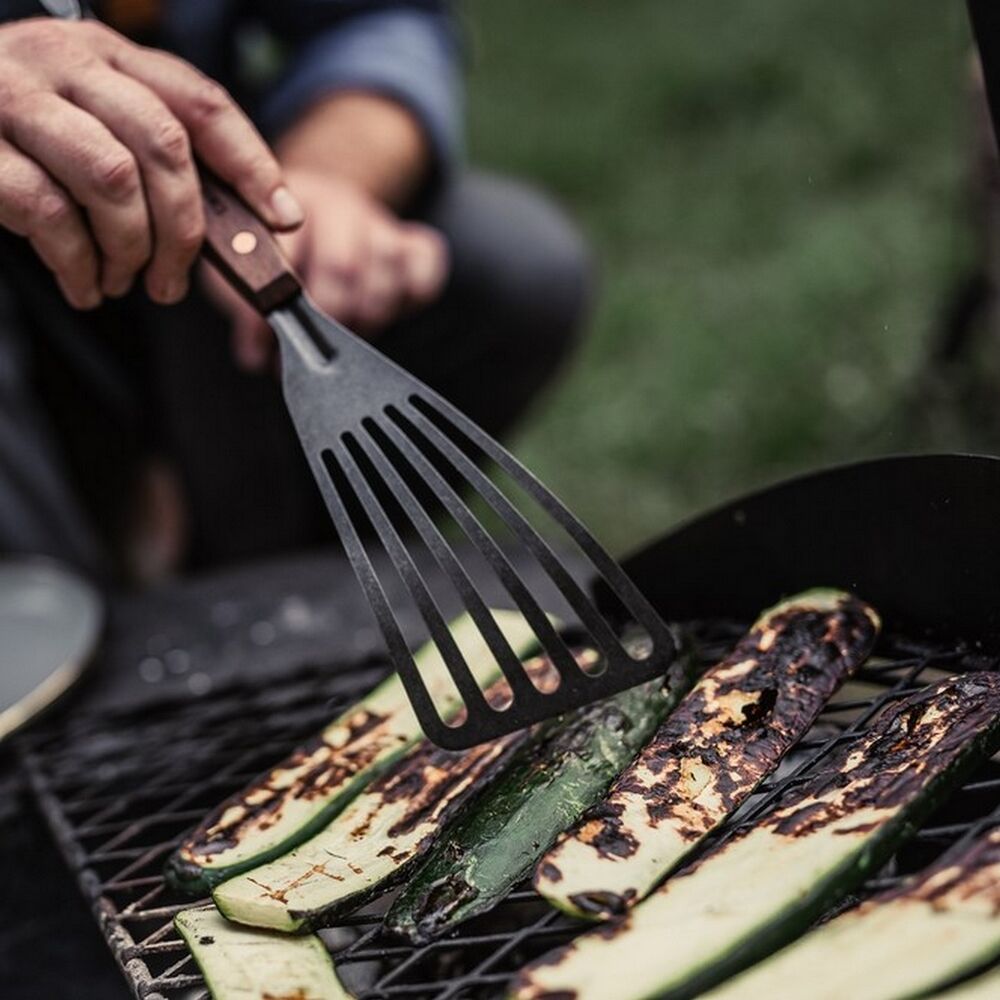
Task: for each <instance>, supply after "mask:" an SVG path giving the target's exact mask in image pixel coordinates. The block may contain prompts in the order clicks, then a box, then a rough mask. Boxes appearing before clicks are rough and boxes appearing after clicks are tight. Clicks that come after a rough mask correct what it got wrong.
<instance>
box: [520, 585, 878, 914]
mask: <svg viewBox="0 0 1000 1000" xmlns="http://www.w3.org/2000/svg"><path fill="white" fill-rule="evenodd" d="M878 630H879V619H878V616H877V615H876V614H875V612H874V611H873V610H872V609H871V608H870V607H868V606H867V605H866V604H864V603H863V602H861V601H859V600H858V599H857V598H855V597H852V596H851V595H850V594H846V593H842V592H839V591H834V590H814V591H808V592H806V593H804V594H800V595H798V596H797V597H794V598H791V599H789V600H787V601H784V602H782V603H781V604H779V605H778V606H777V607H775V608H772V609H771V610H770V611H768V612H767V613H765V614H764V615H762V616H761V618H760V619H759V620H758V621H757V622H756V624H755V625H754V627H753V628H752V629H751V630H750V631H749V632H748V633H747V634H746V635H745V636H744V637H743V638H742V639H741V640H740V641H739V643H738V644H737V645H736V647H735V648H734V649H733V651H732V652H731V653H730V654H729V655H728V656H727V657H726V658H725V659H724V660H722V661H721V662H720V663H719V664H717V665H716V666H715V667H713V668H712V669H711V670H709V671H708V672H707V673H706V674H705V675H704V676H703V677H702V678H701V680H700V681H699V682H698V683H697V684H696V685H695V687H694V689H693V690H692V691H691V692H690V693H689V694H688V695H687V697H685V698H684V700H683V701H682V702H681V703H680V705H679V706H678V707H677V709H676V710H675V711H674V712H673V713H672V714H671V715H670V716H669V717H668V718H667V719H666V721H665V722H663V724H662V725H661V726H660V728H659V730H658V731H657V733H656V735H655V736H654V738H653V739H652V740H651V741H650V742H649V743H648V744H647V746H646V747H645V748H644V749H643V750H642V751H641V752H640V754H639V756H638V757H637V758H636V759H635V761H633V763H632V764H631V765H630V766H629V767H628V768H626V770H625V771H624V772H622V774H621V775H620V776H619V777H618V778H617V780H616V781H615V783H614V784H613V785H612V787H611V790H610V792H609V793H608V795H607V797H606V798H605V799H604V801H603V802H601V803H600V804H599V805H598V806H596V807H594V808H593V809H591V810H590V811H588V813H587V814H586V815H585V816H584V817H583V818H582V819H581V821H580V822H579V823H578V824H577V825H576V826H575V827H574V828H573V829H572V830H570V831H568V832H567V833H566V834H564V835H563V837H562V838H560V840H559V841H558V842H557V843H556V845H555V846H554V847H553V848H552V850H550V851H549V852H548V854H546V855H545V857H544V858H543V859H542V861H541V863H540V864H539V866H538V868H537V869H536V871H535V878H534V883H535V888H536V889H537V890H538V891H539V892H540V893H541V894H542V895H543V896H545V897H547V898H548V900H549V901H550V902H551V903H553V904H554V905H555V906H558V907H559V908H560V909H563V910H565V911H567V912H568V913H570V914H572V915H573V916H578V917H586V918H593V919H606V918H609V917H612V916H618V915H621V914H623V913H624V912H625V911H626V910H627V909H628V908H629V907H631V906H632V905H634V904H635V903H636V902H638V901H639V900H640V899H643V898H644V897H645V896H646V895H647V894H648V893H649V892H650V890H651V889H652V888H653V887H654V885H655V884H656V883H657V882H658V881H659V880H660V879H661V878H662V877H663V876H664V875H665V874H666V873H667V872H668V871H669V870H670V869H671V868H672V867H674V866H675V865H676V864H677V863H678V862H679V861H680V860H681V859H682V858H683V857H684V855H685V854H687V853H689V852H690V851H691V850H692V849H693V848H694V846H695V845H696V844H697V843H698V842H699V841H700V840H701V839H702V838H703V837H704V836H705V835H706V834H707V833H709V832H710V831H711V830H713V829H714V828H715V827H716V826H718V825H719V824H720V823H721V822H722V821H723V820H724V819H725V818H726V816H728V815H729V814H730V813H732V812H733V811H734V810H735V809H736V808H737V807H738V806H739V805H740V803H741V802H743V801H744V800H745V799H746V798H747V797H748V796H749V795H750V794H751V793H752V792H753V790H754V789H755V788H756V787H757V785H758V784H759V783H760V781H761V780H762V779H763V778H764V777H766V776H767V775H768V774H769V773H771V772H772V771H773V770H774V768H775V767H777V765H778V763H779V762H780V760H781V758H782V757H783V756H784V754H785V753H786V752H787V751H788V750H789V749H790V748H791V747H792V746H793V745H794V744H795V743H796V741H797V740H798V739H799V738H800V737H802V736H803V734H804V733H805V732H806V731H807V730H808V729H809V727H810V726H811V725H812V723H813V722H814V721H815V719H816V717H817V716H818V715H819V713H820V712H821V711H822V709H823V706H824V705H825V704H826V702H827V700H828V699H829V698H830V696H831V695H832V694H833V693H834V692H835V691H836V690H837V688H838V687H839V686H840V685H841V683H842V682H843V681H844V680H845V679H846V678H847V677H848V676H850V674H851V673H852V671H853V670H855V669H856V668H857V667H858V666H859V664H861V663H862V662H864V660H865V658H866V657H867V656H868V654H869V652H870V651H871V648H872V645H873V644H874V642H875V639H876V637H877V635H878Z"/></svg>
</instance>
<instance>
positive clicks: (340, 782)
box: [167, 611, 537, 892]
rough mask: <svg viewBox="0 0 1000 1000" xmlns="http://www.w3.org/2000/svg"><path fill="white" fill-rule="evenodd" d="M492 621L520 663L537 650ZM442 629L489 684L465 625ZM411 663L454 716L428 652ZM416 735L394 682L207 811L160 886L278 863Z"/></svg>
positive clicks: (203, 881)
mask: <svg viewBox="0 0 1000 1000" xmlns="http://www.w3.org/2000/svg"><path fill="white" fill-rule="evenodd" d="M493 615H494V618H495V619H496V621H497V624H498V625H499V626H500V628H501V630H502V631H503V633H504V635H505V636H506V637H507V640H508V641H509V642H510V644H511V646H512V648H513V649H514V650H515V652H518V653H519V654H522V655H523V654H524V653H526V652H528V651H529V650H530V649H532V648H533V647H534V646H535V645H536V643H537V640H536V639H535V636H534V633H533V632H532V631H531V629H530V628H529V626H528V624H527V622H525V620H524V619H523V618H522V617H521V616H520V615H519V614H516V613H514V612H510V611H494V612H493ZM451 630H452V634H453V635H454V637H455V641H456V643H457V644H458V646H459V648H460V649H461V650H462V652H463V654H464V656H465V658H466V661H467V662H468V663H469V664H470V666H471V667H472V669H473V672H474V673H475V674H476V676H477V679H478V680H479V682H480V683H481V684H491V683H493V682H494V681H495V680H496V679H497V677H498V676H499V675H500V668H499V666H498V665H497V663H496V662H495V660H494V659H493V656H492V654H491V653H490V652H489V649H488V647H487V646H486V645H485V643H484V641H483V639H482V637H481V636H480V634H479V631H478V629H477V628H476V626H475V625H474V624H473V622H472V621H471V619H469V617H468V616H463V617H462V618H459V619H457V620H456V621H455V622H453V623H452V625H451ZM415 661H416V663H417V666H418V668H419V669H420V672H421V675H422V676H423V677H424V679H425V681H426V682H427V685H428V688H429V689H430V690H431V692H432V695H433V696H434V698H435V701H436V703H438V704H444V705H446V706H447V709H448V711H450V713H451V714H455V712H456V711H458V710H459V708H460V702H459V701H458V699H457V696H453V695H449V694H447V692H451V691H453V682H452V680H451V676H450V674H449V673H448V670H447V668H446V666H445V664H444V662H443V661H442V659H441V657H440V654H439V653H438V651H437V647H436V646H434V645H433V644H428V645H427V646H424V647H423V648H422V649H421V650H419V651H418V652H417V654H416V655H415ZM439 697H440V698H441V701H440V702H437V699H438V698H439ZM445 714H447V712H446V713H445ZM422 736H423V734H422V732H421V730H420V726H419V725H418V723H417V719H416V716H415V715H414V714H413V709H412V708H411V707H410V703H409V701H408V699H407V697H406V692H405V691H404V690H403V685H402V683H401V682H400V680H399V678H398V677H396V676H395V675H394V676H392V677H390V678H389V679H388V680H385V681H383V682H382V683H381V684H380V685H379V686H378V687H376V688H375V689H374V690H373V691H372V692H371V693H370V694H368V695H367V696H366V697H365V698H363V699H362V700H361V701H360V702H359V703H358V704H357V705H355V706H354V707H353V708H351V709H349V710H348V711H347V712H345V713H344V714H343V715H341V716H340V717H339V718H337V719H336V720H334V721H333V722H332V723H331V724H330V725H329V726H328V727H327V728H326V729H325V730H324V731H323V732H322V733H321V734H320V735H319V736H318V737H316V738H315V739H313V740H312V741H310V742H309V743H307V744H306V745H305V746H303V747H301V748H300V749H298V750H296V751H295V752H294V753H293V754H292V755H291V756H290V757H288V758H287V759H286V760H284V761H282V762H281V763H280V764H278V765H277V766H276V767H274V768H272V769H271V770H270V771H268V772H267V773H266V774H264V775H262V776H261V777H260V778H258V779H257V780H256V781H254V782H253V783H252V784H251V785H250V786H249V787H247V788H246V789H244V790H243V791H242V792H239V793H237V794H236V795H233V796H231V797H230V798H228V799H227V800H226V801H225V802H223V803H222V804H221V805H220V806H218V807H217V808H216V809H214V810H213V811H212V812H211V813H210V814H209V815H208V816H207V817H206V818H205V819H204V820H203V821H202V823H201V824H200V825H199V826H198V827H197V828H196V829H195V830H194V832H193V833H192V834H191V835H190V836H188V837H187V838H186V839H185V841H184V842H183V843H182V844H181V846H180V847H179V848H178V849H177V850H176V851H175V852H174V854H173V855H172V856H171V858H170V859H169V861H168V862H167V877H168V878H169V879H170V881H171V882H172V883H173V884H174V885H176V886H177V887H179V888H181V889H185V890H187V891H190V892H203V891H205V890H208V889H211V887H212V886H214V885H216V884H217V883H219V882H221V881H222V880H223V879H227V878H231V877H232V876H234V875H237V874H239V873H240V872H244V871H247V870H248V869H250V868H253V867H254V866H256V865H260V864H263V863H264V862H266V861H270V860H271V859H272V858H275V857H278V856H279V855H281V854H283V853H284V852H286V851H288V850H289V849H290V848H292V847H294V846H295V845H296V844H299V843H301V842H302V841H304V840H306V839H307V838H309V837H310V836H312V835H313V834H314V833H317V832H318V831H319V830H321V829H322V828H323V827H324V826H325V825H326V824H327V823H328V822H329V821H330V820H331V819H332V818H333V817H334V816H335V815H336V814H337V813H338V812H339V811H340V810H341V809H342V808H343V807H344V806H345V805H346V804H347V803H348V802H349V801H350V800H351V798H353V797H354V796H355V795H356V794H357V793H358V792H359V791H360V790H361V789H362V788H363V787H364V786H365V785H366V784H368V782H369V781H371V780H372V779H373V778H375V777H376V776H377V775H378V774H380V773H382V772H383V771H384V770H385V769H386V768H387V767H389V766H390V765H391V764H392V763H393V762H394V761H396V760H398V759H399V757H400V756H402V754H403V753H405V752H406V750H408V749H409V748H410V747H412V746H413V745H414V744H415V743H416V742H417V741H418V740H420V739H421V738H422Z"/></svg>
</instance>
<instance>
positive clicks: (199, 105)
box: [189, 77, 232, 128]
mask: <svg viewBox="0 0 1000 1000" xmlns="http://www.w3.org/2000/svg"><path fill="white" fill-rule="evenodd" d="M231 107H232V99H231V98H230V96H229V91H227V90H226V88H225V87H223V86H222V85H221V84H219V83H216V82H215V81H214V80H209V79H208V78H207V77H204V78H202V79H200V80H199V81H198V84H197V86H196V87H195V88H194V92H193V94H192V96H191V103H190V108H189V111H190V114H191V119H192V121H193V122H194V124H195V126H196V127H197V128H206V127H208V126H211V125H212V124H213V123H214V122H215V121H216V120H217V119H218V118H219V117H220V116H221V115H224V114H225V113H226V112H227V111H229V109H230V108H231Z"/></svg>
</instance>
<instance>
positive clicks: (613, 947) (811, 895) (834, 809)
mask: <svg viewBox="0 0 1000 1000" xmlns="http://www.w3.org/2000/svg"><path fill="white" fill-rule="evenodd" d="M998 744H1000V676H998V675H996V674H987V673H976V674H967V675H965V676H961V677H954V678H949V679H948V680H945V681H942V682H940V683H938V684H935V685H932V686H931V687H929V688H925V689H924V690H922V691H920V692H918V693H916V694H914V695H912V696H910V697H909V698H907V699H905V700H904V701H902V702H900V703H898V704H895V705H892V706H890V707H889V708H887V709H886V710H884V711H883V712H882V713H881V714H880V716H879V717H878V718H877V719H876V721H875V722H873V723H872V725H871V726H870V728H869V729H868V730H867V731H866V732H865V733H864V735H862V736H861V737H859V738H857V739H854V740H849V741H845V742H844V743H843V744H842V745H840V746H839V747H838V748H836V749H835V750H833V751H832V752H831V753H830V754H829V756H828V757H827V758H826V759H825V760H824V761H823V766H822V769H821V770H820V771H818V772H817V773H816V774H815V775H813V776H812V777H811V778H810V779H809V780H807V781H804V782H803V783H802V784H801V785H798V786H796V787H794V788H792V789H791V790H790V791H789V793H788V794H787V796H786V797H785V798H784V799H783V801H781V802H779V803H778V804H777V805H776V806H774V807H773V808H772V809H770V810H769V811H768V812H767V813H766V814H765V815H764V816H763V817H761V818H760V819H759V820H758V821H757V822H756V824H755V825H754V826H752V827H750V828H743V829H739V830H737V831H736V832H735V833H734V834H733V835H732V836H731V837H729V838H728V839H727V840H724V841H723V842H722V843H721V844H719V845H718V846H717V847H715V848H713V849H712V850H710V851H708V852H707V853H706V854H705V855H704V856H703V857H702V858H700V859H698V860H697V861H696V862H695V863H694V864H692V865H690V866H689V867H688V868H687V869H685V870H684V871H683V872H681V873H680V874H679V875H676V876H674V877H673V878H671V879H669V880H668V881H667V882H666V884H665V885H664V886H662V887H661V888H660V889H658V890H657V891H656V892H654V893H653V894H652V895H651V896H650V897H649V898H648V899H646V900H645V901H644V902H642V903H640V904H639V905H638V906H636V907H635V908H634V909H633V910H632V911H631V912H630V913H629V914H628V916H627V917H625V918H624V919H623V920H621V921H620V922H619V923H617V924H615V925H613V926H607V927H601V928H598V929H597V930H595V931H593V932H591V933H589V934H585V935H584V936H583V937H580V938H578V939H577V940H576V941H573V942H571V943H570V944H569V945H567V946H565V947H564V948H561V949H558V950H557V951H555V952H552V953H550V954H549V955H547V956H544V957H543V958H541V959H539V960H538V961H537V962H534V963H532V964H531V965H530V966H528V968H527V969H526V970H525V971H524V972H523V973H521V975H520V976H519V977H518V979H517V981H516V983H515V986H514V990H513V995H514V996H515V997H516V998H517V1000H540V998H542V997H555V996H558V997H564V998H569V997H572V998H574V1000H588V998H595V1000H605V998H607V997H611V996H613V997H615V998H616V1000H633V998H646V997H652V996H657V997H664V998H670V1000H677V998H686V997H692V996H696V995H698V994H699V993H701V992H702V991H704V990H706V989H708V988H710V987H712V986H715V985H717V984H718V983H720V982H722V981H723V980H725V979H727V978H728V977H729V976H731V975H733V974H734V973H736V972H738V971H740V970H741V969H744V968H746V967H747V966H748V965H750V964H752V963H753V962H754V961H756V960H757V959H759V958H762V957H763V956H765V955H768V954H770V953H771V952H772V951H774V950H775V949H777V948H779V947H780V946H781V945H783V944H785V943H786V942H788V941H790V940H791V939H793V938H795V937H797V936H798V935H799V934H801V933H802V932H803V931H805V930H806V929H807V928H808V927H809V925H810V924H811V923H812V922H813V921H814V920H815V919H817V918H818V917H819V916H820V915H821V914H822V913H824V912H825V911H826V910H827V909H828V908H829V907H830V906H831V905H833V904H834V903H836V902H837V901H839V900H840V899H842V898H843V897H844V896H845V895H846V894H847V893H849V892H850V891H851V890H852V889H853V888H854V887H855V886H856V885H857V884H858V883H859V882H861V881H862V880H863V879H864V877H865V876H866V875H867V874H868V873H870V872H872V871H874V870H877V869H878V868H879V867H880V866H881V864H882V863H883V862H884V861H885V860H886V858H887V857H888V856H889V855H890V854H891V853H892V851H893V850H894V849H895V847H896V846H897V844H898V843H899V842H900V841H901V840H902V839H903V838H905V837H906V836H908V835H909V834H911V833H912V831H913V830H914V829H915V826H916V824H917V823H918V822H919V821H920V820H921V819H922V818H923V817H924V816H926V815H927V813H928V812H929V811H930V810H931V809H933V808H934V807H935V806H936V805H937V804H938V803H939V802H940V801H941V800H942V798H943V797H944V796H945V795H946V794H947V793H948V791H949V790H950V789H951V788H952V787H953V786H954V784H955V783H956V782H957V781H960V780H961V779H962V778H963V777H964V776H965V775H966V774H967V773H968V771H969V770H970V768H972V767H973V766H974V765H976V764H977V763H979V762H980V761H981V760H982V759H983V757H984V755H985V754H987V753H991V752H992V751H993V750H994V749H996V747H997V746H998ZM626 970H627V971H626ZM623 973H624V974H623Z"/></svg>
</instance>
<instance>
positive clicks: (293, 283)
mask: <svg viewBox="0 0 1000 1000" xmlns="http://www.w3.org/2000/svg"><path fill="white" fill-rule="evenodd" d="M201 192H202V201H203V203H204V205H205V243H204V245H203V247H202V253H203V254H204V256H205V257H206V258H207V259H208V260H209V261H210V262H211V263H212V264H214V265H215V267H216V268H218V270H219V272H220V273H221V274H222V276H223V277H224V278H225V279H226V281H227V282H229V284H230V285H232V287H233V288H235V289H236V291H237V292H239V293H240V295H241V296H242V297H243V298H244V299H246V300H247V302H249V303H250V305H252V306H253V307H254V308H255V309H257V310H259V311H260V312H261V313H263V314H265V315H266V314H267V313H270V312H273V311H274V310H275V309H277V308H278V307H279V306H283V305H286V304H287V303H288V302H289V301H290V300H291V299H293V298H295V296H296V295H298V294H299V293H300V292H301V291H302V286H301V284H300V283H299V279H298V278H297V277H296V276H295V273H294V272H293V271H292V268H291V265H290V264H289V263H288V261H287V260H285V257H284V255H283V254H282V252H281V248H280V247H279V246H278V242H277V240H275V238H274V234H273V233H272V232H271V230H270V229H268V228H267V226H265V225H264V223H263V222H261V220H260V219H258V218H257V216H256V215H254V213H253V212H252V211H251V210H250V209H249V208H248V207H247V206H246V205H245V204H244V202H243V201H242V199H241V198H240V197H239V195H237V194H236V192H235V191H233V190H232V188H230V187H228V186H227V185H225V184H223V182H222V181H220V180H219V179H218V178H217V177H214V176H212V175H211V174H210V173H209V172H208V171H206V170H204V169H203V170H202V171H201Z"/></svg>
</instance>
